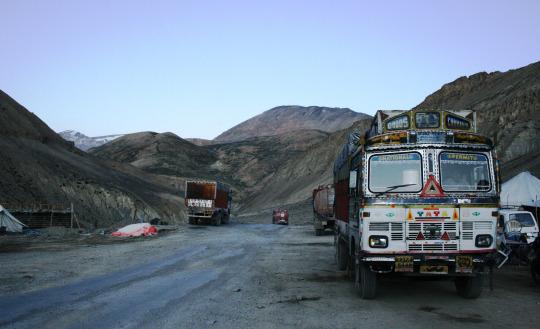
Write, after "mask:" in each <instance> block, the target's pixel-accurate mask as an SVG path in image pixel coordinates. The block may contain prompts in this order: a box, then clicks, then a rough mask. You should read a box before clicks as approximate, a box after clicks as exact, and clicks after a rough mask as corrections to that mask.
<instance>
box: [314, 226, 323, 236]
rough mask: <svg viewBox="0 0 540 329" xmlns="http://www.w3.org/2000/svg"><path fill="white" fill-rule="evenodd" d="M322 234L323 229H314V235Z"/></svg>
mask: <svg viewBox="0 0 540 329" xmlns="http://www.w3.org/2000/svg"><path fill="white" fill-rule="evenodd" d="M322 234H323V230H321V229H318V228H316V229H315V235H316V236H321V235H322Z"/></svg>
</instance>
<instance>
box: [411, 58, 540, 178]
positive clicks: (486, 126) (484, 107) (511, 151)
mask: <svg viewBox="0 0 540 329" xmlns="http://www.w3.org/2000/svg"><path fill="white" fill-rule="evenodd" d="M416 108H440V109H449V110H452V109H455V110H458V109H466V110H475V111H477V113H478V114H477V118H478V122H479V124H478V130H479V132H480V133H482V134H486V135H488V136H490V137H491V138H492V139H493V140H494V141H495V142H496V144H497V151H498V155H499V157H500V159H501V160H502V163H503V167H502V175H503V178H504V179H508V178H511V177H512V176H513V175H515V174H517V173H519V172H521V171H524V170H529V171H531V172H532V173H533V174H534V175H536V176H538V177H540V163H539V161H538V155H539V153H540V62H537V63H533V64H530V65H528V66H525V67H522V68H519V69H516V70H510V71H508V72H493V73H486V72H481V73H477V74H474V75H471V76H469V77H461V78H459V79H457V80H455V81H453V82H451V83H448V84H446V85H444V86H443V87H442V88H441V89H440V90H438V91H436V92H435V93H433V94H431V95H429V96H428V97H427V98H426V99H425V100H424V101H423V102H422V103H421V104H419V105H418V106H417V107H416Z"/></svg>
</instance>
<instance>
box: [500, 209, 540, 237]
mask: <svg viewBox="0 0 540 329" xmlns="http://www.w3.org/2000/svg"><path fill="white" fill-rule="evenodd" d="M512 221H515V222H518V223H519V226H520V230H519V233H520V234H521V235H522V236H523V237H524V238H526V239H527V243H533V241H534V240H535V239H536V237H538V232H539V229H538V223H537V222H536V220H535V219H534V216H533V214H531V213H530V212H528V211H523V210H517V209H501V210H499V223H498V226H499V228H501V229H503V231H504V232H508V231H509V228H508V226H509V225H511V222H512Z"/></svg>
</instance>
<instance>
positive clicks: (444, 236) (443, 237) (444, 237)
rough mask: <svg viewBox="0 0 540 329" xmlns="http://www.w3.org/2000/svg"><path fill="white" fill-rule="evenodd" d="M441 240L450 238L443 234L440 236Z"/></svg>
mask: <svg viewBox="0 0 540 329" xmlns="http://www.w3.org/2000/svg"><path fill="white" fill-rule="evenodd" d="M441 240H446V241H448V240H450V237H449V236H448V233H446V232H444V233H443V234H442V235H441Z"/></svg>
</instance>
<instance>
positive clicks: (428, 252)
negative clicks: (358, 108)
mask: <svg viewBox="0 0 540 329" xmlns="http://www.w3.org/2000/svg"><path fill="white" fill-rule="evenodd" d="M497 168H498V166H497V162H496V160H495V158H494V149H493V143H492V141H491V140H490V139H488V138H487V137H485V136H482V135H479V134H477V133H476V117H475V113H474V112H472V111H442V110H410V111H378V112H377V113H376V115H375V118H374V119H373V122H372V125H371V128H370V129H369V130H368V131H367V133H365V134H362V133H360V132H359V131H355V132H353V133H352V134H350V136H349V138H348V141H347V142H346V144H345V145H344V146H343V149H342V151H341V153H340V154H339V156H338V158H337V159H336V161H335V164H334V187H335V191H336V197H335V199H336V202H335V217H336V230H335V232H336V235H335V246H336V259H337V264H338V268H339V269H340V270H345V269H347V268H349V269H350V270H351V272H353V273H354V276H353V277H354V282H355V288H356V289H358V291H359V294H360V295H361V296H362V297H363V298H365V299H370V298H374V297H375V296H376V293H377V285H378V277H379V276H381V275H384V274H387V273H398V274H403V275H411V276H442V277H448V278H452V279H453V280H454V282H455V287H456V290H457V292H458V294H459V295H461V296H462V297H465V298H477V297H478V296H480V294H481V292H482V286H483V283H482V282H483V278H484V275H483V274H484V273H486V272H489V271H487V269H488V266H489V265H490V263H491V261H490V259H491V257H492V254H493V252H494V251H495V248H496V247H495V241H494V240H495V234H496V221H497V216H498V206H499V190H500V188H499V178H498V173H497Z"/></svg>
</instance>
